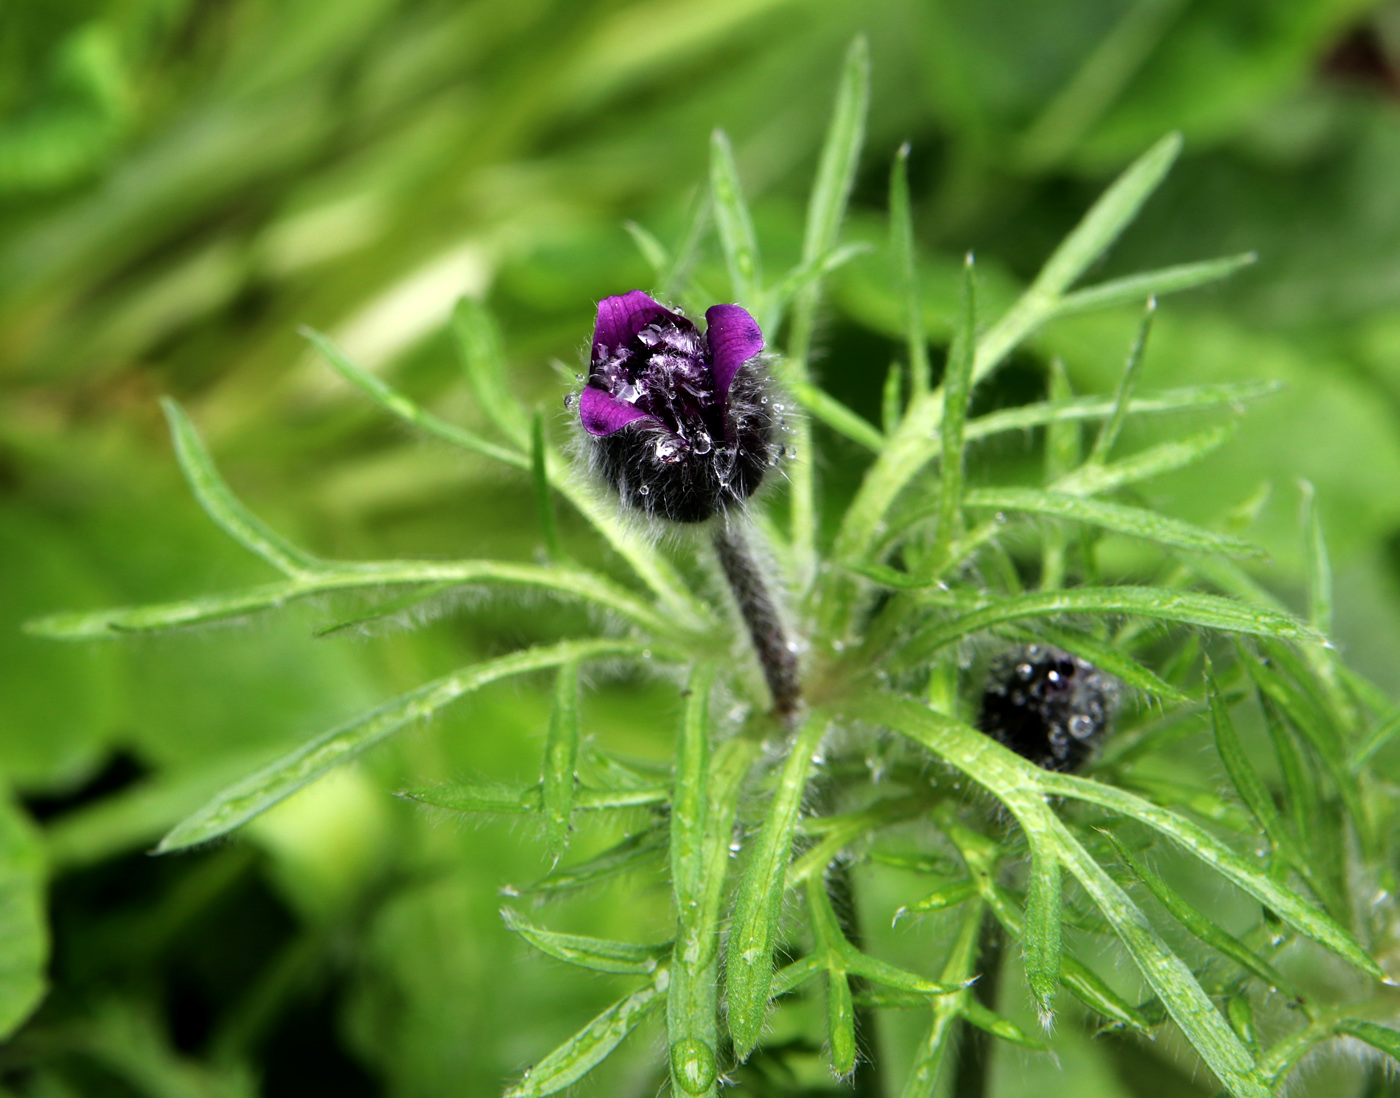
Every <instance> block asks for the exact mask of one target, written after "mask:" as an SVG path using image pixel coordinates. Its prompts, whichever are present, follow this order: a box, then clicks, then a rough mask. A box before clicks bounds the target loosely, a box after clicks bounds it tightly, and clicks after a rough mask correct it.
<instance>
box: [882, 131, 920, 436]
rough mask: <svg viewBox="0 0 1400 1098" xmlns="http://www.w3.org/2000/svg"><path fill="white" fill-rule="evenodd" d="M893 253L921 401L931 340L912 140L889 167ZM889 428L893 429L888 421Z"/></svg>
mask: <svg viewBox="0 0 1400 1098" xmlns="http://www.w3.org/2000/svg"><path fill="white" fill-rule="evenodd" d="M890 254H891V255H892V256H893V259H894V268H895V277H896V279H897V280H898V284H899V288H900V291H901V293H902V295H903V297H904V339H905V343H906V345H907V347H908V352H907V353H908V356H909V395H910V399H911V400H919V399H920V398H921V397H923V396H924V395H925V394H926V393H927V392H928V391H929V360H928V341H927V339H926V338H925V336H924V311H923V306H922V305H921V304H920V303H919V270H918V262H917V259H916V256H915V249H914V215H913V212H912V210H911V207H910V202H909V142H907V141H906V142H905V143H904V144H903V145H901V146H900V147H899V151H898V152H896V153H895V154H894V163H893V165H892V166H891V168H890ZM885 430H886V431H889V430H892V428H891V427H890V426H889V424H886V427H885Z"/></svg>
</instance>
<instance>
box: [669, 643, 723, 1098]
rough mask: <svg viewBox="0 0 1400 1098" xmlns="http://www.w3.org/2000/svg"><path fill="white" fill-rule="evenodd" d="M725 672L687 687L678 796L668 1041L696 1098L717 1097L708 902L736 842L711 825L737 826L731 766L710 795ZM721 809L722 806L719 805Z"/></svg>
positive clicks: (681, 1079) (713, 912) (674, 1075)
mask: <svg viewBox="0 0 1400 1098" xmlns="http://www.w3.org/2000/svg"><path fill="white" fill-rule="evenodd" d="M716 670H717V668H716V667H715V665H714V664H709V663H701V664H697V665H696V666H695V667H694V668H693V669H692V671H691V673H690V679H689V681H688V682H687V684H686V694H687V695H688V697H687V699H686V706H685V718H684V720H683V721H682V723H681V731H680V736H679V740H678V742H677V744H676V752H675V760H676V761H675V787H674V788H675V792H674V794H673V795H672V797H671V890H672V896H673V902H674V906H675V911H676V949H675V953H674V962H673V964H672V968H671V987H670V989H669V991H668V992H667V996H666V1041H667V1045H668V1046H669V1048H670V1062H671V1083H672V1088H673V1089H674V1090H676V1091H677V1092H678V1093H680V1094H685V1095H690V1096H691V1098H713V1096H714V1095H715V1093H716V1092H715V1079H716V1077H717V1075H718V1070H717V1067H716V1048H717V1047H718V1044H719V1023H718V1012H719V988H718V980H719V973H718V971H717V969H718V964H717V960H718V950H717V947H716V942H717V939H718V936H719V934H718V927H717V926H716V925H715V924H716V922H717V918H718V908H717V906H716V905H711V904H710V903H708V902H707V901H708V898H709V897H708V894H709V891H710V881H709V876H710V874H711V873H717V874H718V875H719V876H720V877H721V879H722V877H723V874H724V868H725V867H724V866H723V864H720V865H719V866H716V864H715V862H714V859H713V852H712V851H711V850H710V849H708V848H709V847H710V846H716V845H718V846H722V847H723V849H724V852H725V853H726V854H727V853H728V850H729V839H728V837H727V836H725V835H723V834H721V833H720V826H717V825H719V824H720V822H719V821H715V822H714V823H712V822H711V820H710V809H711V807H712V804H713V807H715V808H716V809H717V810H718V811H719V812H721V813H723V812H725V811H726V809H728V812H729V822H728V824H727V826H730V827H732V811H733V810H732V807H731V805H732V800H731V795H730V786H731V785H737V779H735V778H733V777H728V778H727V777H726V775H727V772H728V767H725V766H724V765H723V764H724V762H725V760H724V759H723V758H721V760H720V761H721V766H720V767H717V768H715V771H716V777H717V781H716V786H717V788H716V789H715V790H714V791H713V795H712V792H711V790H710V787H709V785H710V776H711V766H710V690H711V688H712V687H713V685H714V680H715V673H716ZM714 802H718V803H714Z"/></svg>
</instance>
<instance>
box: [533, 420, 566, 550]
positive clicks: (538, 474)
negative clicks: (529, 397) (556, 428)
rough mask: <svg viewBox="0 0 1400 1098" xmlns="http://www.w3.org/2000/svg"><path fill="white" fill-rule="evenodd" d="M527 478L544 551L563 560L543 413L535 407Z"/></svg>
mask: <svg viewBox="0 0 1400 1098" xmlns="http://www.w3.org/2000/svg"><path fill="white" fill-rule="evenodd" d="M530 481H531V483H532V484H533V486H534V489H535V513H536V514H537V515H539V520H540V534H541V536H542V537H543V538H544V548H545V553H546V554H548V556H549V559H550V560H551V561H553V562H554V563H555V564H559V563H562V562H563V560H564V550H563V549H562V548H561V547H560V544H559V524H558V522H556V521H555V518H554V495H553V490H552V489H551V487H550V484H549V446H548V444H547V443H546V441H545V437H544V412H543V410H542V409H539V408H536V409H535V416H534V419H533V420H532V421H531V424H530Z"/></svg>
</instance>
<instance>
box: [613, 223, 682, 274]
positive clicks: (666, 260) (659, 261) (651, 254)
mask: <svg viewBox="0 0 1400 1098" xmlns="http://www.w3.org/2000/svg"><path fill="white" fill-rule="evenodd" d="M622 227H623V228H624V229H626V230H627V235H628V236H630V237H631V238H632V243H634V244H635V245H637V251H639V252H641V253H642V258H643V259H645V260H646V261H647V265H648V266H649V267H651V270H652V274H654V275H655V276H656V277H657V278H660V277H661V276H662V275H663V274H665V272H666V271H667V270H669V269H670V266H671V253H670V252H668V251H667V250H666V245H665V244H663V243H661V241H659V240H657V239H656V236H655V235H654V234H653V233H652V232H651V231H650V230H649V229H647V228H645V227H644V226H642V225H639V224H638V223H637V222H635V221H624V222H623V223H622Z"/></svg>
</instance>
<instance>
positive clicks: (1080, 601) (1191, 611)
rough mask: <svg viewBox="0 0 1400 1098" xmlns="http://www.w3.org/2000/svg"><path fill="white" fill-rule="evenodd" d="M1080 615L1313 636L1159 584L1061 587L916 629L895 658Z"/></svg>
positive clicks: (1270, 614) (913, 660)
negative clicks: (1012, 626) (1029, 622)
mask: <svg viewBox="0 0 1400 1098" xmlns="http://www.w3.org/2000/svg"><path fill="white" fill-rule="evenodd" d="M1080 613H1092V614H1135V615H1138V616H1140V617H1145V618H1152V619H1154V620H1156V621H1168V622H1176V623H1179V624H1182V625H1199V626H1204V627H1205V628H1207V629H1220V630H1224V631H1226V632H1231V633H1253V634H1260V635H1265V636H1270V635H1271V636H1278V637H1285V638H1288V639H1290V640H1315V639H1316V635H1315V634H1314V633H1313V631H1312V630H1311V629H1310V628H1309V627H1308V626H1306V625H1304V624H1303V623H1302V622H1300V621H1298V620H1297V619H1296V618H1293V617H1291V616H1290V615H1288V614H1284V613H1280V612H1279V611H1277V610H1270V609H1268V608H1267V607H1262V606H1249V605H1246V604H1245V603H1240V602H1235V601H1233V600H1231V599H1223V598H1220V597H1219V596H1217V595H1203V594H1199V593H1197V592H1195V591H1175V590H1172V589H1170V588H1165V587H1128V586H1124V587H1075V588H1071V589H1069V590H1065V591H1029V592H1027V593H1026V594H1023V595H1013V596H1011V597H1008V598H1004V599H1001V600H1000V601H998V602H994V603H991V604H989V605H986V606H983V607H981V608H979V609H976V610H972V611H970V612H967V613H963V614H959V615H957V616H955V617H952V618H948V619H945V620H943V621H937V622H934V623H933V624H932V625H929V626H926V627H925V628H923V629H921V630H919V631H918V632H916V633H915V634H914V636H913V637H912V638H911V639H910V640H909V641H908V642H907V643H906V645H905V647H904V649H903V651H902V652H901V653H900V655H899V662H900V663H901V664H902V665H903V666H912V665H914V664H917V663H920V662H922V661H923V660H925V659H927V658H928V657H929V656H930V655H932V654H933V653H934V652H936V651H937V650H938V649H939V648H941V647H943V646H944V645H945V644H951V643H952V642H954V641H956V640H960V639H961V638H963V637H965V636H968V635H970V634H972V633H975V632H977V631H979V630H982V629H987V628H990V627H991V626H994V625H999V624H1001V623H1002V622H1005V621H1016V620H1018V619H1022V618H1039V617H1054V616H1056V615H1059V614H1080Z"/></svg>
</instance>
